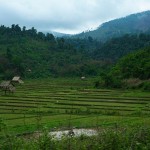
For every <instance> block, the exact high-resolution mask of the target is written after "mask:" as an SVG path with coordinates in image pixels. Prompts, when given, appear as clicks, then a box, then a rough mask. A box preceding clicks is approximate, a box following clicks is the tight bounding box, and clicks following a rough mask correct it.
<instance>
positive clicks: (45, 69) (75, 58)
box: [0, 24, 150, 79]
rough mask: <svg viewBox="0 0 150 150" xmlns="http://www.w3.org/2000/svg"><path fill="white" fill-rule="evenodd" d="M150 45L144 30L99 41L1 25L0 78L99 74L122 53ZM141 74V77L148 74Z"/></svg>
mask: <svg viewBox="0 0 150 150" xmlns="http://www.w3.org/2000/svg"><path fill="white" fill-rule="evenodd" d="M149 45H150V35H149V34H143V33H141V34H138V35H125V36H123V37H120V38H113V39H111V40H109V41H107V42H105V43H102V42H100V41H96V40H94V39H93V38H92V37H90V36H89V37H88V39H72V38H56V37H54V36H53V35H52V34H49V33H47V34H44V33H42V32H37V30H36V29H35V28H34V27H33V28H31V29H26V27H23V28H21V27H19V25H14V24H13V25H12V26H11V27H5V26H0V78H1V79H10V78H11V77H12V76H14V75H21V76H22V77H25V78H39V77H40V78H42V77H60V76H79V77H80V76H98V75H101V74H102V73H103V72H108V70H109V69H110V68H111V66H112V65H114V64H115V63H116V62H117V61H118V59H119V58H121V57H122V56H125V55H126V54H128V53H130V52H134V51H137V50H138V49H141V48H144V47H147V46H149ZM141 59H143V58H141ZM120 71H121V70H120ZM134 71H135V70H134ZM141 73H142V74H141V75H140V76H144V78H145V76H148V75H144V74H143V72H142V71H141Z"/></svg>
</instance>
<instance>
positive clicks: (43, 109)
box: [0, 78, 150, 149]
mask: <svg viewBox="0 0 150 150" xmlns="http://www.w3.org/2000/svg"><path fill="white" fill-rule="evenodd" d="M95 80H96V79H95V78H89V79H88V78H87V79H85V80H80V79H78V78H70V79H69V78H66V79H65V78H55V79H45V80H44V79H41V80H40V79H38V80H28V81H25V83H24V84H23V85H21V86H18V87H17V91H16V93H14V94H13V95H11V94H7V95H5V94H4V93H2V92H1V96H0V104H1V105H0V118H1V119H0V129H1V130H0V137H1V140H0V141H1V144H0V145H1V146H0V147H1V148H3V149H7V148H8V147H10V146H11V147H13V148H14V149H15V148H16V149H20V148H21V147H22V146H23V147H24V149H28V148H30V146H33V147H34V149H42V148H43V147H42V146H44V145H45V146H46V148H45V149H48V147H49V146H52V145H53V146H52V147H53V148H54V149H55V148H56V147H57V149H59V147H62V149H65V148H66V147H65V146H68V144H66V143H65V142H66V140H68V139H66V138H64V139H63V140H62V141H61V142H59V144H58V141H57V140H56V141H54V140H51V137H47V136H42V137H40V139H38V140H37V139H36V138H35V139H34V140H32V142H30V141H29V140H25V139H26V138H25V139H24V138H23V139H22V138H20V137H19V138H18V137H14V136H15V135H18V134H21V133H32V132H34V131H42V130H43V128H47V129H48V131H52V130H54V129H55V130H56V129H60V130H61V129H62V130H63V129H67V128H69V127H70V126H71V127H76V128H95V129H97V128H99V131H100V135H99V136H94V137H84V136H83V137H79V139H78V138H71V141H72V142H71V144H70V145H71V146H73V147H74V144H75V143H76V142H79V140H81V139H82V143H84V144H85V147H88V146H89V145H88V144H90V145H91V149H94V147H99V146H102V147H100V149H105V148H106V147H107V146H108V147H109V148H110V149H111V145H112V144H113V143H112V142H113V141H114V140H115V139H116V138H117V139H116V140H117V141H118V140H119V141H120V142H117V143H118V144H117V143H116V144H117V145H114V146H115V147H116V146H117V147H118V149H119V148H120V146H121V147H122V146H123V147H125V148H127V147H130V146H131V143H132V144H133V145H134V147H136V148H139V147H146V148H147V149H148V148H149V147H148V146H149V145H148V142H149V139H148V136H147V134H148V133H149V129H148V128H146V126H149V125H150V120H149V117H150V107H149V106H150V94H149V92H142V91H136V90H135V91H130V90H129V91H127V90H125V91H124V90H106V89H93V86H94V84H93V83H94V81H95ZM116 126H117V129H116ZM137 126H139V128H136V127H137ZM104 130H105V131H106V132H105V131H104ZM114 130H115V131H116V132H114ZM125 131H128V132H125ZM124 132H125V133H126V134H124ZM145 132H146V133H147V134H144V133H145ZM143 134H144V135H145V137H143V136H140V135H143ZM116 135H118V136H117V137H116ZM29 136H30V135H29ZM134 136H135V137H134ZM142 137H143V138H144V139H143V141H141V142H140V140H141V138H142ZM91 138H94V139H95V138H96V139H97V140H98V139H99V140H98V141H97V140H96V141H95V143H93V144H92V143H89V142H88V141H90V140H91ZM2 139H4V140H2ZM125 139H126V140H125ZM127 139H128V140H127ZM5 140H6V141H5ZM43 140H44V141H43ZM122 140H125V141H124V143H122V142H121V141H122ZM9 141H11V143H10V142H9ZM100 141H101V142H100ZM106 141H107V142H106ZM43 142H46V143H47V144H46V143H45V144H42V143H43ZM137 142H139V144H137V145H136V143H137ZM21 143H22V144H21ZM37 143H39V144H37ZM64 143H65V144H64ZM79 143H80V142H79ZM41 144H42V145H41ZM51 144H52V145H51ZM79 146H81V147H82V144H79ZM103 146H104V147H105V146H106V147H105V148H104V147H103ZM39 147H40V148H39ZM117 147H116V149H117ZM13 148H12V149H13ZM74 148H78V147H74ZM109 148H108V149H109ZM60 149H61V148H60ZM83 149H84V148H83ZM85 149H86V148H85Z"/></svg>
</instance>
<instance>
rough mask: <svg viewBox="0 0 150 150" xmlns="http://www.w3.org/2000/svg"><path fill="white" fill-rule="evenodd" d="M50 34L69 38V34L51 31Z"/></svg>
mask: <svg viewBox="0 0 150 150" xmlns="http://www.w3.org/2000/svg"><path fill="white" fill-rule="evenodd" d="M51 33H52V34H53V35H54V36H55V37H70V36H71V34H65V33H60V32H55V31H51Z"/></svg>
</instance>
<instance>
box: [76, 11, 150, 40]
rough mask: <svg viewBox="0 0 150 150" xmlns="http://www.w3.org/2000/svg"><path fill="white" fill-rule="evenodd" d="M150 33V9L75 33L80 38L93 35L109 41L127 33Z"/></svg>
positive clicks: (98, 38)
mask: <svg viewBox="0 0 150 150" xmlns="http://www.w3.org/2000/svg"><path fill="white" fill-rule="evenodd" d="M146 32H147V33H150V11H145V12H141V13H137V14H132V15H129V16H127V17H124V18H120V19H115V20H112V21H109V22H105V23H103V24H102V25H100V26H99V27H98V28H97V29H96V30H93V31H89V32H82V33H81V34H77V35H75V37H78V38H88V37H89V36H91V37H92V38H94V39H97V40H100V41H107V40H109V39H111V38H113V37H121V36H123V35H125V34H139V33H146Z"/></svg>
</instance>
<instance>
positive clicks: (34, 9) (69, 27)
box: [0, 0, 150, 34]
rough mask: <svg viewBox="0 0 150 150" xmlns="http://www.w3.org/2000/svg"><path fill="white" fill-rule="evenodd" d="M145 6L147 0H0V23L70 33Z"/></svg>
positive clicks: (138, 10) (148, 7)
mask: <svg viewBox="0 0 150 150" xmlns="http://www.w3.org/2000/svg"><path fill="white" fill-rule="evenodd" d="M146 10H150V0H0V24H1V25H5V26H11V25H12V24H19V25H20V26H21V27H22V26H26V27H27V28H31V27H35V28H36V29H37V30H38V31H50V30H53V31H57V32H63V33H72V34H74V33H79V32H82V31H85V30H89V29H91V28H93V29H94V28H96V27H97V26H99V25H100V24H102V23H104V22H106V21H109V20H112V19H115V18H119V17H125V16H126V15H129V14H132V13H137V12H142V11H146Z"/></svg>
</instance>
